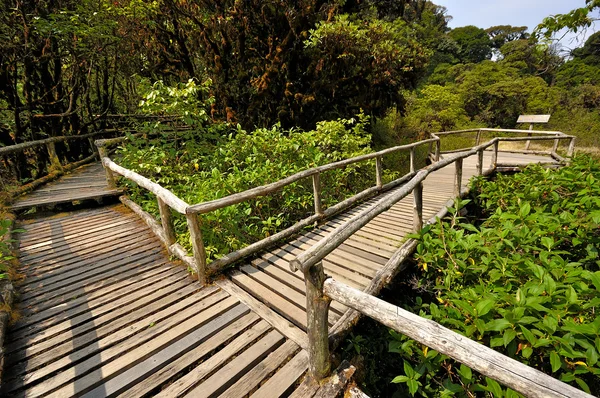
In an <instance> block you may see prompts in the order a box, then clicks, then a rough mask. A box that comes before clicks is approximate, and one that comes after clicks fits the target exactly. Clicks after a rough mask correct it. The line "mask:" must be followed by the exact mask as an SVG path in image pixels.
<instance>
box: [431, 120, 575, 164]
mask: <svg viewBox="0 0 600 398" xmlns="http://www.w3.org/2000/svg"><path fill="white" fill-rule="evenodd" d="M490 133H491V134H495V135H497V134H499V133H507V134H527V138H525V137H522V136H521V137H512V138H510V137H503V139H502V141H505V142H510V141H522V142H524V143H525V149H522V150H504V152H514V153H523V154H531V155H550V156H551V157H552V158H554V159H556V160H558V161H560V162H564V161H565V159H564V158H563V157H562V156H560V155H559V154H558V153H557V151H558V146H559V143H560V141H561V140H566V141H568V149H567V151H566V156H567V157H571V156H572V155H573V151H574V150H575V137H574V136H569V135H566V134H564V133H562V132H560V131H539V130H515V129H489V128H478V129H467V130H456V131H445V132H441V133H435V134H431V136H432V137H433V138H439V140H438V141H437V142H436V147H435V151H433V150H431V151H430V152H432V161H437V160H439V158H440V155H442V154H449V153H456V152H461V151H464V150H468V149H470V148H471V147H473V146H478V145H480V144H481V138H482V135H485V134H490ZM464 134H470V135H474V137H473V139H474V145H470V146H469V147H466V148H460V149H453V150H447V151H442V150H441V145H442V141H444V140H443V139H442V137H449V136H456V135H464ZM534 135H536V136H537V137H533V136H534ZM550 136H555V137H557V138H556V139H554V140H552V142H553V146H552V149H551V150H548V151H540V150H530V149H529V147H530V144H531V142H532V141H548V137H550ZM501 167H514V165H509V164H503V165H501Z"/></svg>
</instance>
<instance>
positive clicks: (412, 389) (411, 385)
mask: <svg viewBox="0 0 600 398" xmlns="http://www.w3.org/2000/svg"><path fill="white" fill-rule="evenodd" d="M406 385H408V392H409V393H410V395H413V396H414V395H415V393H416V392H417V391H418V390H419V386H420V385H421V383H420V382H418V381H416V380H414V379H408V381H407V382H406Z"/></svg>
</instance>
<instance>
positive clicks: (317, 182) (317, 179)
mask: <svg viewBox="0 0 600 398" xmlns="http://www.w3.org/2000/svg"><path fill="white" fill-rule="evenodd" d="M312 182H313V194H314V199H315V214H317V215H322V214H323V203H322V202H321V173H315V174H313V176H312Z"/></svg>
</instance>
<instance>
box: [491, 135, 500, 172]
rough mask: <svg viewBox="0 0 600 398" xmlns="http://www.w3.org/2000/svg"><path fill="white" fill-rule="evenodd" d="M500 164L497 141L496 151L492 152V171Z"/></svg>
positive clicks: (495, 144)
mask: <svg viewBox="0 0 600 398" xmlns="http://www.w3.org/2000/svg"><path fill="white" fill-rule="evenodd" d="M497 164H498V140H497V139H496V140H495V141H494V149H493V152H492V166H491V167H492V169H495V168H496V165H497Z"/></svg>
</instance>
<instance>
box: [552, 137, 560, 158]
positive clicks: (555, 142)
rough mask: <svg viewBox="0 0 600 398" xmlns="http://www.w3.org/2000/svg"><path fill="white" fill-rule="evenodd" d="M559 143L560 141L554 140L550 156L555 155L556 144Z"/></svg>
mask: <svg viewBox="0 0 600 398" xmlns="http://www.w3.org/2000/svg"><path fill="white" fill-rule="evenodd" d="M559 142H560V140H554V146H553V147H552V154H553V155H556V154H557V153H556V151H557V150H558V143H559Z"/></svg>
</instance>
